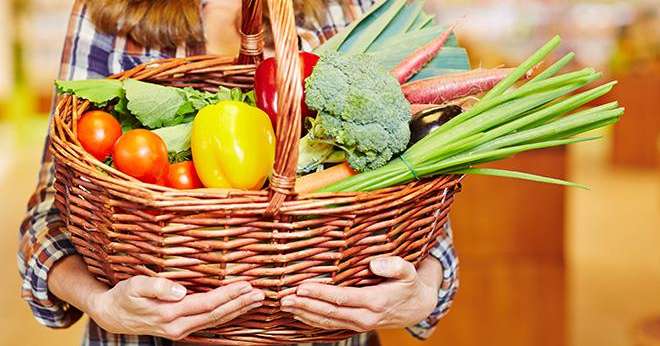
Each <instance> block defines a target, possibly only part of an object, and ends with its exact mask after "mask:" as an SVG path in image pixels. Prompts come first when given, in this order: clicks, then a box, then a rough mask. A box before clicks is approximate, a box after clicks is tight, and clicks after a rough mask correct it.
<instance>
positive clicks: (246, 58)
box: [237, 0, 264, 65]
mask: <svg viewBox="0 0 660 346" xmlns="http://www.w3.org/2000/svg"><path fill="white" fill-rule="evenodd" d="M262 4H263V1H262V0H243V3H242V9H241V32H240V34H241V50H240V52H239V55H238V61H237V62H238V64H240V65H250V64H257V63H259V62H260V61H261V60H263V57H264V30H263V7H262Z"/></svg>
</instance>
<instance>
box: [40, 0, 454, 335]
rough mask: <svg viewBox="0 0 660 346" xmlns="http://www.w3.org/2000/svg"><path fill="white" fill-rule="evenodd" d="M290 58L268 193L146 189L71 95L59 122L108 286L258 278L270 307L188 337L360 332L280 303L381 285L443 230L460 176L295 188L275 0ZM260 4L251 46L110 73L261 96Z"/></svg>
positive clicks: (64, 156) (88, 251) (291, 115)
mask: <svg viewBox="0 0 660 346" xmlns="http://www.w3.org/2000/svg"><path fill="white" fill-rule="evenodd" d="M268 6H269V7H270V13H271V22H272V29H273V34H274V40H275V53H276V59H277V61H278V73H277V81H278V93H279V95H280V98H279V105H278V109H279V110H280V116H279V119H278V123H277V126H276V127H277V133H276V136H277V146H276V148H277V149H276V163H275V167H274V173H273V175H272V177H271V179H270V184H269V188H268V189H267V190H262V191H240V190H220V189H199V190H187V191H179V190H173V189H170V188H166V187H162V186H156V185H150V184H145V183H142V182H139V181H137V180H136V179H134V178H131V177H129V176H127V175H125V174H123V173H121V172H119V171H117V170H115V169H113V168H112V167H109V166H106V165H104V164H102V163H101V162H99V161H97V160H96V159H95V158H93V157H92V156H91V155H90V154H88V153H87V152H85V150H83V149H82V147H81V146H80V144H79V142H78V141H77V136H76V134H77V129H76V123H77V120H78V118H79V117H80V115H81V114H83V113H84V112H85V111H87V110H90V109H92V106H91V105H90V103H89V102H87V101H84V100H79V99H77V98H76V97H75V96H71V95H65V96H63V97H62V98H61V99H60V101H59V102H58V105H57V108H56V113H55V116H54V121H53V123H52V126H51V128H50V138H51V146H50V150H51V152H52V153H53V154H54V158H55V174H56V182H55V188H56V190H57V194H56V206H57V208H58V209H59V211H60V213H61V215H62V218H63V219H64V220H65V222H66V231H67V232H68V233H69V234H70V237H71V240H72V242H73V243H74V245H75V246H76V249H77V251H78V252H79V253H80V254H81V255H82V256H83V257H84V259H85V261H86V263H87V266H88V268H89V270H90V271H91V272H92V273H93V274H94V275H95V276H96V277H97V278H98V279H99V280H101V281H103V282H106V283H107V284H109V285H114V284H116V283H117V282H119V281H121V280H124V279H127V278H129V277H132V276H135V275H149V276H159V277H164V278H168V279H172V280H175V281H177V282H179V283H181V284H183V285H185V286H186V287H187V288H188V290H189V292H203V291H208V290H211V289H214V288H216V287H218V286H222V285H227V284H229V283H232V282H235V281H240V280H247V281H249V282H250V283H252V285H253V286H255V287H258V288H261V289H263V290H264V291H265V292H266V297H267V300H266V302H265V304H264V306H263V307H261V308H259V309H257V310H254V311H252V312H250V313H249V314H246V315H244V316H241V317H239V318H237V319H235V320H233V321H231V322H229V323H227V324H224V325H220V326H217V327H214V328H211V329H208V330H205V331H203V332H199V333H196V334H193V335H192V336H190V337H188V338H187V339H186V341H188V342H194V343H204V344H217V345H243V344H283V343H298V342H312V341H334V340H341V339H345V338H347V337H350V336H351V335H353V334H354V332H352V331H347V330H322V329H317V328H314V327H310V326H307V325H305V324H302V323H300V322H298V321H296V320H294V319H293V318H292V316H291V315H290V314H288V313H284V312H282V311H280V309H279V300H280V299H281V298H282V297H284V296H286V295H288V294H292V293H294V292H295V289H296V287H297V286H298V285H299V284H300V283H302V282H320V283H326V284H332V285H338V286H353V287H360V286H366V285H373V284H376V283H379V282H381V279H379V278H378V277H376V276H374V275H373V274H372V273H371V272H370V271H369V261H370V260H371V259H373V258H376V257H379V256H385V255H397V256H401V257H403V258H405V259H406V260H409V261H412V262H413V263H415V264H417V263H419V262H420V261H421V260H422V259H423V258H424V257H425V256H426V255H427V253H428V250H429V249H430V248H431V247H432V246H433V245H434V244H435V242H436V239H437V238H438V236H439V235H441V233H442V232H443V231H444V227H443V226H444V224H445V222H446V220H447V214H448V212H449V207H450V206H451V204H452V201H453V199H454V194H455V192H457V191H458V190H459V187H460V184H459V180H460V179H459V177H457V176H440V177H436V178H433V179H425V180H421V181H415V182H411V183H409V184H405V185H400V186H396V187H391V188H388V189H383V190H379V191H374V192H369V193H324V194H295V193H294V192H293V191H294V184H295V171H296V163H297V154H298V150H297V147H298V140H299V137H300V109H299V108H300V107H299V105H300V102H299V100H300V99H301V97H302V88H301V86H300V85H301V83H300V74H299V73H293V71H300V69H299V67H298V63H299V62H298V59H297V55H298V47H297V42H298V41H297V36H296V31H295V22H294V17H293V8H292V4H291V1H287V0H269V1H268ZM261 13H262V8H261V1H260V0H244V1H243V19H244V21H243V24H242V49H241V55H240V56H239V58H238V59H235V58H233V57H217V56H195V57H190V58H185V59H166V60H159V61H155V62H153V63H149V64H145V65H141V66H138V67H136V68H134V69H132V70H129V71H125V72H122V73H119V74H117V75H115V76H111V77H110V78H115V79H126V78H133V79H138V80H144V81H149V82H153V83H158V84H162V85H169V86H176V87H184V86H190V87H194V88H197V89H200V90H217V88H218V86H220V85H222V86H229V87H243V88H250V87H251V86H252V84H253V78H254V69H255V64H256V63H257V62H258V61H259V60H260V59H261V56H262V48H263V35H262V31H261V26H262V19H261V18H262V17H261V16H262V15H261Z"/></svg>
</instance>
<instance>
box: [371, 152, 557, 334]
mask: <svg viewBox="0 0 660 346" xmlns="http://www.w3.org/2000/svg"><path fill="white" fill-rule="evenodd" d="M565 162H566V160H565V150H563V149H550V150H544V151H539V152H536V153H532V154H523V155H519V156H517V157H515V158H513V159H510V160H507V161H506V162H501V163H498V164H497V165H494V166H496V167H499V168H506V169H514V170H524V171H529V172H534V173H538V174H544V175H548V176H553V177H559V178H562V177H565V175H566V165H565ZM564 194H565V191H564V190H563V189H562V188H560V187H557V186H550V185H543V184H538V183H532V182H523V181H518V180H511V179H505V178H495V177H480V176H472V177H468V178H467V179H466V180H465V184H464V190H463V191H462V192H461V193H460V194H459V195H458V197H457V200H456V205H455V206H454V208H453V212H452V223H453V228H454V238H455V242H456V247H457V251H458V255H459V258H460V261H461V267H460V279H461V281H460V285H461V287H460V289H459V292H458V295H457V297H456V300H455V302H454V307H453V308H452V310H451V311H450V313H449V315H448V316H447V317H446V318H445V319H443V320H442V321H441V322H440V325H439V328H438V330H437V331H436V333H435V334H434V335H433V337H432V338H431V340H430V341H429V342H428V344H429V345H452V346H477V345H479V346H482V345H490V346H498V345H502V346H518V345H520V346H523V345H524V346H528V345H535V346H544V345H547V346H561V345H564V344H565V326H564V320H565V317H564V316H565V292H564V291H565V290H564V283H565V282H564V281H565V280H564V241H563V239H564V233H563V225H564ZM381 335H382V339H383V341H384V345H386V346H401V345H415V344H419V343H418V342H416V341H414V339H413V338H412V337H410V336H407V335H405V332H401V331H384V332H382V333H381Z"/></svg>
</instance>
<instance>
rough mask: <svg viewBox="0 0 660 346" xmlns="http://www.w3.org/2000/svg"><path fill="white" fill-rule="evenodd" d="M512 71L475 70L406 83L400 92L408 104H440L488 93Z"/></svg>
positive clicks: (530, 75)
mask: <svg viewBox="0 0 660 346" xmlns="http://www.w3.org/2000/svg"><path fill="white" fill-rule="evenodd" d="M512 71H513V69H512V68H495V69H475V70H471V71H467V72H460V73H453V74H448V75H443V76H438V77H432V78H427V79H422V80H418V81H414V82H410V83H406V84H404V85H402V86H401V90H402V91H403V94H404V95H405V96H406V99H407V100H408V102H410V103H413V104H424V103H434V104H442V103H445V102H448V101H452V100H456V99H459V98H462V97H467V96H472V95H476V94H480V93H482V92H485V91H488V90H490V89H492V88H493V87H494V86H495V85H496V84H497V83H499V82H500V81H501V80H502V79H504V78H506V76H508V75H509V74H510V73H511V72H512ZM534 72H535V69H533V70H532V71H530V72H528V73H527V74H526V75H525V77H524V78H525V79H529V78H531V77H532V76H533V75H534Z"/></svg>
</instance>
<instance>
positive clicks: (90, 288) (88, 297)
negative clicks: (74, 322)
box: [48, 255, 108, 315]
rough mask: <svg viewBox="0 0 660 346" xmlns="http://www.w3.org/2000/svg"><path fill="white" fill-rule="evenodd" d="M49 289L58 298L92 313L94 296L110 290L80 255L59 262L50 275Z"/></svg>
mask: <svg viewBox="0 0 660 346" xmlns="http://www.w3.org/2000/svg"><path fill="white" fill-rule="evenodd" d="M48 290H49V291H50V292H51V293H52V294H53V295H55V296H56V297H57V298H59V299H61V300H63V301H65V302H67V303H69V304H71V305H72V306H75V307H76V308H78V309H79V310H80V311H83V312H85V313H87V314H88V315H91V310H92V309H93V308H94V303H93V298H94V297H96V296H98V295H99V294H101V293H103V292H105V291H107V290H108V287H106V286H105V285H104V284H103V283H101V282H99V281H98V280H96V279H95V278H94V276H92V274H91V273H90V272H89V271H88V270H87V267H86V265H85V262H84V261H83V259H82V258H81V257H80V256H79V255H72V256H68V257H66V258H63V259H62V260H60V261H59V262H57V263H56V264H55V265H54V266H53V268H52V269H51V271H50V275H49V276H48Z"/></svg>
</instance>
